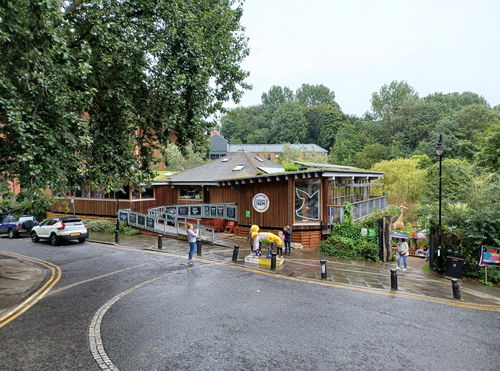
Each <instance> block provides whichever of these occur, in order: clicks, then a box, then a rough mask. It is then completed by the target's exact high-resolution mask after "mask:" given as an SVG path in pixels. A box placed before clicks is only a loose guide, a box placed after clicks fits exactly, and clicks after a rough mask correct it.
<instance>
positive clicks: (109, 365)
mask: <svg viewBox="0 0 500 371" xmlns="http://www.w3.org/2000/svg"><path fill="white" fill-rule="evenodd" d="M136 251H137V250H136ZM187 269H189V268H185V269H180V270H176V271H174V272H168V273H165V274H162V275H161V276H158V277H155V278H151V279H149V280H147V281H144V282H141V283H138V284H137V285H135V286H132V287H131V288H129V289H128V290H125V291H123V292H121V293H119V294H118V295H116V296H114V297H113V298H111V299H110V300H108V301H107V302H106V303H104V305H102V306H101V307H100V308H99V309H98V310H97V312H95V314H94V316H93V317H92V321H90V326H89V345H90V352H91V353H92V357H94V360H95V361H96V362H97V365H98V366H99V367H100V368H101V369H102V370H113V371H119V369H118V367H116V365H115V364H114V363H113V362H112V361H111V359H110V358H109V356H108V354H107V353H106V350H105V349H104V345H103V343H102V337H101V323H102V319H103V318H104V315H105V314H106V312H107V311H108V310H109V308H111V307H112V306H113V304H115V303H116V302H117V301H118V300H120V299H121V298H123V297H124V296H126V295H128V294H130V293H131V292H132V291H134V290H137V289H139V288H141V287H143V286H146V285H148V284H150V283H152V282H154V281H158V280H159V279H161V278H163V277H166V276H169V275H172V274H178V273H183V272H185V271H186V270H187Z"/></svg>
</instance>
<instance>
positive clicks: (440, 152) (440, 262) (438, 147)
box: [434, 134, 444, 270]
mask: <svg viewBox="0 0 500 371" xmlns="http://www.w3.org/2000/svg"><path fill="white" fill-rule="evenodd" d="M434 149H435V150H436V154H437V155H438V156H439V215H438V268H439V270H442V267H443V257H442V254H441V249H442V229H441V206H442V194H443V184H442V176H443V150H444V145H443V135H442V134H439V139H438V142H437V143H436V145H435V146H434Z"/></svg>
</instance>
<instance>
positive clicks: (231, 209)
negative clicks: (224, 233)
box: [227, 207, 236, 218]
mask: <svg viewBox="0 0 500 371" xmlns="http://www.w3.org/2000/svg"><path fill="white" fill-rule="evenodd" d="M235 214H236V211H235V209H234V207H228V208H227V217H228V218H234V216H235Z"/></svg>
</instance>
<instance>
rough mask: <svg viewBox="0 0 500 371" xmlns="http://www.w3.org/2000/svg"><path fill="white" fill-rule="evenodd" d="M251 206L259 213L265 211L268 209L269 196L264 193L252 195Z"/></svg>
mask: <svg viewBox="0 0 500 371" xmlns="http://www.w3.org/2000/svg"><path fill="white" fill-rule="evenodd" d="M252 206H253V208H254V210H255V211H257V212H259V213H263V212H266V211H267V209H269V197H267V196H266V195H265V194H264V193H257V194H256V195H255V196H253V200H252Z"/></svg>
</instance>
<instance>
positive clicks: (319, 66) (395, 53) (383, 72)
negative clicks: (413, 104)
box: [240, 0, 500, 115]
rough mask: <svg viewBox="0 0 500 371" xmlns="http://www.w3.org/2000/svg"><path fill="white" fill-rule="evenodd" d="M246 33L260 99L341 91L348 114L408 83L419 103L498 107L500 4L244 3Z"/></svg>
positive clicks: (255, 97)
mask: <svg viewBox="0 0 500 371" xmlns="http://www.w3.org/2000/svg"><path fill="white" fill-rule="evenodd" d="M243 9H244V14H243V18H242V24H243V26H244V27H246V32H245V33H246V35H247V36H248V37H249V46H250V49H251V50H250V55H249V56H248V57H247V59H246V60H245V62H244V63H243V68H244V69H245V70H247V71H249V72H250V76H249V78H248V79H247V81H248V82H249V83H250V84H252V86H253V89H252V90H250V91H247V92H246V93H245V95H244V97H243V99H242V102H241V103H240V105H241V106H249V105H255V104H259V103H260V96H261V94H262V93H263V92H265V91H267V90H268V89H269V88H270V87H271V86H272V85H280V86H288V87H289V88H291V89H292V90H296V89H297V88H298V87H299V86H300V85H301V84H302V83H309V84H324V85H326V86H328V87H329V88H330V89H332V90H334V91H335V95H336V100H337V102H338V103H339V104H340V106H341V108H342V110H343V111H344V112H346V113H353V114H358V115H361V114H363V113H364V112H366V111H367V110H369V109H370V96H371V93H373V92H374V91H378V90H379V89H380V87H381V86H382V85H383V84H387V83H390V82H391V81H392V80H406V81H407V82H408V83H409V84H410V85H411V86H413V87H414V88H415V89H416V90H417V92H418V93H419V95H420V96H425V95H427V94H429V93H434V92H445V93H447V92H454V91H459V92H462V91H473V92H475V93H478V94H480V95H482V96H484V97H485V98H486V100H487V101H488V102H489V103H490V104H491V105H492V106H494V105H497V104H500V0H491V1H487V0H467V1H463V0H454V1H448V0H434V1H432V0H428V1H427V0H414V1H412V0H246V1H245V3H244V6H243Z"/></svg>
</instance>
